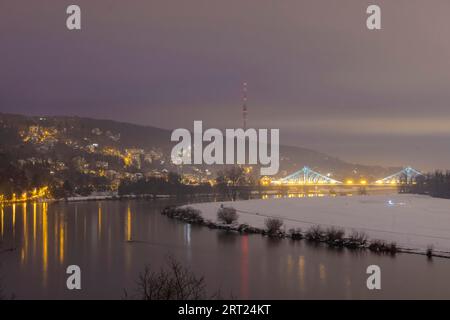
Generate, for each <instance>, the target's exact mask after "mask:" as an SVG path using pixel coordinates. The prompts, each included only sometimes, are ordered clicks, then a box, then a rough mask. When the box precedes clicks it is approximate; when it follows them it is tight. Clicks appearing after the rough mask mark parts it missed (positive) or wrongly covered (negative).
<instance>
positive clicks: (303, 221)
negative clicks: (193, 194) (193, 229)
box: [190, 194, 450, 252]
mask: <svg viewBox="0 0 450 320" xmlns="http://www.w3.org/2000/svg"><path fill="white" fill-rule="evenodd" d="M221 203H223V204H224V206H232V207H234V208H236V209H237V210H238V213H239V221H238V222H239V223H246V224H249V225H250V226H253V227H257V228H264V220H265V219H266V218H267V217H277V218H281V219H283V221H284V228H285V229H286V231H287V230H289V229H290V228H297V227H300V228H301V229H302V231H305V230H307V229H308V228H309V227H310V226H312V225H321V226H322V227H324V228H327V227H330V226H336V227H342V228H344V229H345V230H346V232H347V234H349V233H351V232H352V231H353V230H358V231H364V232H365V233H366V234H367V235H368V236H369V239H372V240H373V239H380V240H385V241H389V242H391V241H392V242H396V243H397V245H398V246H400V247H402V248H407V249H413V250H418V251H424V250H426V248H427V247H428V246H429V245H433V247H434V249H435V251H445V252H449V251H450V200H446V199H437V198H431V197H428V196H419V195H405V194H396V195H368V196H353V197H349V196H340V197H312V198H280V199H266V200H246V201H235V202H212V203H199V204H194V205H190V206H191V207H194V208H196V209H199V210H201V212H202V215H203V217H204V218H205V219H207V220H211V221H214V222H215V221H216V220H217V209H218V208H219V206H220V204H221Z"/></svg>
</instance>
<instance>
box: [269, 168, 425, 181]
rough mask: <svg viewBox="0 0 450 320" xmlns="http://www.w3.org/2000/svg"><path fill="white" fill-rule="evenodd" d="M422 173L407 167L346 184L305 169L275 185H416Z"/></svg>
mask: <svg viewBox="0 0 450 320" xmlns="http://www.w3.org/2000/svg"><path fill="white" fill-rule="evenodd" d="M421 175H422V173H421V172H420V171H418V170H416V169H414V168H412V167H405V168H403V169H402V170H400V171H399V172H396V173H393V174H391V175H389V176H387V177H385V178H382V179H379V180H376V181H373V182H371V181H366V180H362V181H352V180H347V181H345V182H342V181H339V180H335V179H332V178H331V177H329V176H328V175H323V174H320V173H319V172H316V171H314V170H312V169H311V168H309V167H303V168H302V169H300V170H298V171H296V172H294V173H292V174H290V175H288V176H286V177H284V178H282V179H279V180H273V181H272V182H271V184H273V185H376V186H380V185H394V186H396V185H401V184H411V183H415V181H416V178H417V177H418V176H421Z"/></svg>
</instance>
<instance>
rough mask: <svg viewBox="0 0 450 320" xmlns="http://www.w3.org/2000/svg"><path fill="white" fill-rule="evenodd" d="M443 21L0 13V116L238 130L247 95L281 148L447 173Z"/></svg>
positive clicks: (267, 11)
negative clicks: (200, 124)
mask: <svg viewBox="0 0 450 320" xmlns="http://www.w3.org/2000/svg"><path fill="white" fill-rule="evenodd" d="M72 3H74V4H78V5H80V7H81V9H82V30H81V31H68V30H67V29H66V25H65V20H66V17H67V15H66V13H65V10H66V7H67V6H68V5H69V4H72ZM369 4H378V5H380V6H381V9H382V30H381V31H369V30H367V28H366V26H365V21H366V18H367V15H366V13H365V11H366V8H367V6H368V5H369ZM449 16H450V2H449V1H448V0H442V1H436V0H431V1H423V0H396V1H392V0H391V1H381V0H371V1H362V0H351V1H348V0H327V1H322V0H308V1H301V0H289V1H287V0H276V1H275V0H271V1H269V0H220V1H218V0H177V1H172V0H146V1H144V0H142V1H137V0H130V1H119V0H116V1H106V0H105V1H103V0H95V1H92V0H89V1H87V0H86V1H84V0H83V1H80V0H78V1H61V0H53V1H46V0H39V1H21V0H1V2H0V111H1V112H9V113H20V114H27V115H78V116H87V117H95V118H106V119H114V120H120V121H126V122H132V123H138V124H145V125H152V126H157V127H162V128H178V127H187V128H192V122H193V120H203V121H204V126H205V127H218V128H234V127H239V126H241V123H242V120H241V102H240V100H241V84H242V82H243V81H247V82H248V90H249V94H248V95H249V102H248V108H249V117H248V118H249V120H248V123H249V126H252V127H259V128H279V129H280V134H281V143H284V144H290V145H298V146H303V147H309V148H313V149H315V150H318V151H321V152H325V153H328V154H331V155H335V156H339V157H341V158H342V159H344V160H347V161H352V162H360V163H367V164H382V165H400V166H401V165H412V166H414V167H417V168H418V169H422V170H429V169H432V168H450V19H449ZM169 138H170V137H168V141H169Z"/></svg>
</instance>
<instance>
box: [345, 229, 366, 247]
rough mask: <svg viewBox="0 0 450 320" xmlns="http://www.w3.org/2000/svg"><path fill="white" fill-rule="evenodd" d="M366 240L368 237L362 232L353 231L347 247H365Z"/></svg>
mask: <svg viewBox="0 0 450 320" xmlns="http://www.w3.org/2000/svg"><path fill="white" fill-rule="evenodd" d="M368 239H369V237H368V236H367V234H365V233H364V232H358V231H353V232H352V233H351V234H350V236H349V238H348V241H349V245H351V246H361V247H363V246H365V245H367V241H368Z"/></svg>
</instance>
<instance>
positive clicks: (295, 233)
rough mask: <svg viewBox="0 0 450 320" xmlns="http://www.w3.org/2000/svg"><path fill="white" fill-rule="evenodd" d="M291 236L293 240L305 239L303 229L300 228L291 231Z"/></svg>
mask: <svg viewBox="0 0 450 320" xmlns="http://www.w3.org/2000/svg"><path fill="white" fill-rule="evenodd" d="M289 235H290V236H291V238H292V240H301V239H303V234H302V229H300V228H295V229H289Z"/></svg>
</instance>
